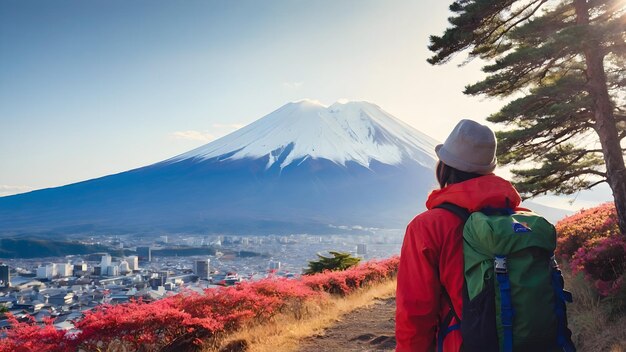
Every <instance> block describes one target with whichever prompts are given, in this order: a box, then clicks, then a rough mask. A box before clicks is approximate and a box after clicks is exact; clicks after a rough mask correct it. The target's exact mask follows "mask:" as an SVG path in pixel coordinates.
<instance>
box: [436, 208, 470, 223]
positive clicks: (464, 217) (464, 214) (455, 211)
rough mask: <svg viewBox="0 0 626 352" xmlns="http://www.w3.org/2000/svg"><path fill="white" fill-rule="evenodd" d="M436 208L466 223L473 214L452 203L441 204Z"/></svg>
mask: <svg viewBox="0 0 626 352" xmlns="http://www.w3.org/2000/svg"><path fill="white" fill-rule="evenodd" d="M435 208H440V209H445V210H447V211H449V212H451V213H453V214H454V215H456V216H458V217H459V218H460V219H461V220H463V222H464V223H465V222H466V221H467V219H469V217H470V215H471V213H470V211H469V210H467V209H465V208H463V207H460V206H458V205H456V204H452V203H441V204H439V205H438V206H436V207H435Z"/></svg>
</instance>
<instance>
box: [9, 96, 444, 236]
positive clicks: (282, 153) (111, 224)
mask: <svg viewBox="0 0 626 352" xmlns="http://www.w3.org/2000/svg"><path fill="white" fill-rule="evenodd" d="M436 143H437V142H436V141H435V140H434V139H432V138H430V137H428V136H426V135H425V134H423V133H421V132H419V131H417V130H415V129H414V128H412V127H410V126H409V125H407V124H405V123H404V122H402V121H400V120H398V119H397V118H395V117H393V116H392V115H390V114H389V113H387V112H385V111H384V110H382V109H381V108H380V107H378V106H377V105H374V104H371V103H368V102H348V103H344V104H341V103H335V104H333V105H331V106H328V107H326V106H324V105H322V104H319V103H316V102H313V101H308V100H304V101H300V102H295V103H288V104H286V105H284V106H283V107H281V108H279V109H277V110H276V111H274V112H272V113H270V114H268V115H267V116H265V117H263V118H261V119H259V120H257V121H255V122H253V123H251V124H250V125H248V126H245V127H243V128H241V129H239V130H237V131H235V132H233V133H231V134H229V135H227V136H225V137H222V138H220V139H218V140H215V141H213V142H211V143H208V144H206V145H204V146H201V147H199V148H196V149H194V150H192V151H189V152H187V153H183V154H181V155H178V156H175V157H173V158H170V159H167V160H164V161H162V162H159V163H156V164H152V165H149V166H146V167H142V168H138V169H134V170H130V171H126V172H122V173H119V174H115V175H110V176H105V177H101V178H97V179H92V180H88V181H84V182H79V183H75V184H71V185H67V186H62V187H56V188H50V189H44V190H38V191H33V192H29V193H25V194H20V195H14V196H8V197H2V198H0V235H19V234H23V233H41V234H73V233H104V232H106V233H145V234H155V233H179V232H188V233H233V234H268V233H296V232H309V233H336V232H338V231H339V230H338V229H337V228H338V227H344V226H347V227H355V228H397V229H402V228H404V227H405V226H406V224H407V223H408V222H409V221H410V220H411V218H412V217H413V216H414V215H415V214H416V213H418V212H420V211H422V210H423V209H424V202H425V198H426V196H427V195H428V193H429V191H430V190H432V189H434V187H435V180H434V174H433V168H434V165H435V162H436V156H435V154H434V147H435V145H436Z"/></svg>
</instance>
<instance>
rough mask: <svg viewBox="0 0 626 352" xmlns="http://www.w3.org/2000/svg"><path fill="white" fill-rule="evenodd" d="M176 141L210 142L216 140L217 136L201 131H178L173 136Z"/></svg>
mask: <svg viewBox="0 0 626 352" xmlns="http://www.w3.org/2000/svg"><path fill="white" fill-rule="evenodd" d="M171 136H172V138H174V139H184V140H191V141H202V142H209V141H212V140H214V139H215V136H214V135H213V134H211V133H208V132H201V131H177V132H174V133H172V134H171Z"/></svg>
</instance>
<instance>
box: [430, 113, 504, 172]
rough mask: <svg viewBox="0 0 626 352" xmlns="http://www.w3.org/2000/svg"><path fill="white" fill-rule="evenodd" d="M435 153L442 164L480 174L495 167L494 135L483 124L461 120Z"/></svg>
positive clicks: (436, 148)
mask: <svg viewBox="0 0 626 352" xmlns="http://www.w3.org/2000/svg"><path fill="white" fill-rule="evenodd" d="M435 153H437V156H438V157H439V160H441V161H442V162H443V163H444V164H446V165H449V166H452V167H453V168H455V169H458V170H461V171H465V172H471V173H476V174H481V175H486V174H490V173H492V172H493V170H495V168H496V162H497V159H496V136H495V134H494V133H493V131H492V130H491V129H490V128H489V127H487V126H484V125H481V124H479V123H477V122H475V121H472V120H465V119H464V120H461V121H459V123H458V124H457V125H456V127H454V129H453V130H452V132H451V133H450V135H449V136H448V138H447V139H446V141H445V142H444V143H443V144H439V145H438V146H436V147H435Z"/></svg>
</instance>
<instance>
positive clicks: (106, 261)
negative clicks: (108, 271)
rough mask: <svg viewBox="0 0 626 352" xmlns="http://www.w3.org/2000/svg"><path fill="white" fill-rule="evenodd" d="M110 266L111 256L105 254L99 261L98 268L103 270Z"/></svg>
mask: <svg viewBox="0 0 626 352" xmlns="http://www.w3.org/2000/svg"><path fill="white" fill-rule="evenodd" d="M110 265H111V256H110V255H108V254H105V255H103V256H102V261H100V266H101V267H103V268H106V267H107V266H110Z"/></svg>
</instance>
